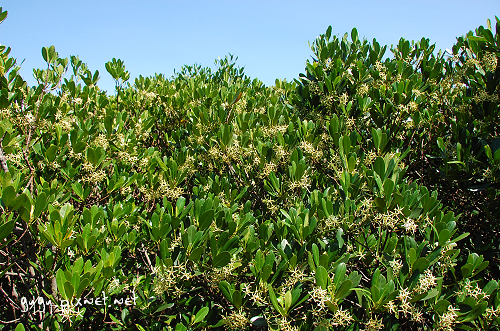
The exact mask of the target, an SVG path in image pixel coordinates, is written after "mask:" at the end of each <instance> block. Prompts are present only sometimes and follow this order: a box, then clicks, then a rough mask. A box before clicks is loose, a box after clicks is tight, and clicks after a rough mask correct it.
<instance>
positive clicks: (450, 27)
mask: <svg viewBox="0 0 500 331" xmlns="http://www.w3.org/2000/svg"><path fill="white" fill-rule="evenodd" d="M0 5H1V6H2V7H3V10H7V11H8V12H9V15H8V17H7V20H6V21H4V23H3V24H1V25H0V44H3V45H7V46H10V47H11V48H12V52H11V55H12V56H14V57H15V58H17V60H18V63H21V62H22V61H23V60H24V63H23V65H22V69H21V74H22V75H23V77H24V79H26V80H27V81H28V83H29V84H30V85H34V84H35V80H34V78H33V76H32V73H33V68H44V67H45V65H44V64H45V63H44V61H43V59H42V56H41V48H42V47H43V46H51V45H54V46H55V48H56V51H58V52H59V55H60V56H61V57H69V56H70V55H78V56H79V57H80V59H81V60H82V61H83V62H85V63H87V64H88V66H89V69H90V70H91V71H92V72H94V71H95V70H99V72H100V77H101V79H100V80H99V83H98V85H99V86H100V87H101V88H102V89H104V90H108V91H109V92H111V91H112V90H113V89H114V84H113V80H112V79H111V76H110V75H109V74H108V73H107V71H106V69H105V68H104V64H105V63H106V62H107V61H110V60H111V59H112V58H113V57H115V58H119V59H121V60H123V61H124V63H125V66H126V69H127V70H128V71H129V72H130V76H131V79H130V81H131V82H133V79H134V78H135V77H137V76H139V75H142V76H152V75H154V74H155V73H163V74H164V75H166V76H167V77H170V76H171V75H172V74H173V72H174V69H175V70H177V71H178V70H179V69H180V68H181V67H182V66H183V65H185V64H187V65H193V64H195V63H196V64H200V65H202V66H204V67H205V66H208V67H212V68H213V67H214V61H215V59H217V57H221V58H223V57H224V56H225V55H227V54H229V53H231V54H234V55H235V56H237V57H238V61H237V64H238V65H239V66H242V67H245V73H246V74H247V75H248V76H250V77H252V78H258V79H260V80H261V81H263V82H264V83H265V84H266V85H273V84H274V80H275V79H276V78H280V79H285V78H286V79H287V80H288V81H291V80H293V79H294V78H297V77H298V75H299V73H301V72H304V66H305V62H306V60H307V59H308V58H310V57H311V55H312V51H311V50H310V48H309V46H308V42H312V41H314V39H315V38H316V37H317V36H318V35H319V34H322V33H325V31H326V29H327V27H328V26H329V25H331V26H332V34H337V35H343V34H344V33H345V32H350V31H351V29H352V28H353V27H356V28H357V29H358V33H359V35H360V36H361V37H363V36H364V37H366V38H367V39H368V40H370V41H371V40H372V39H373V38H376V39H377V41H378V42H379V43H380V44H382V45H389V46H390V45H391V44H397V43H398V41H399V38H400V37H404V38H406V39H409V40H420V39H421V38H422V37H426V38H430V40H431V42H432V43H436V47H437V49H446V48H451V46H452V45H453V44H454V42H455V40H456V37H458V36H461V35H464V34H465V33H467V32H468V31H469V30H474V29H475V28H477V27H478V26H479V25H484V26H486V20H487V19H488V18H489V19H490V20H491V21H492V23H493V24H494V22H495V15H497V16H500V1H499V0H494V1H486V0H468V1H464V0H454V1H447V0H433V1H427V0H418V1H406V0H399V1H375V0H367V1H347V0H343V1H313V0H307V1H306V0H303V1H295V0H288V1H271V0H267V1H261V0H252V1H243V0H233V1H217V0H211V1H189V0H183V1H166V0H165V1H159V0H155V1H153V0H150V1H148V0H140V1H139V0H137V1H130V0H98V1H95V0H87V1H76V0H59V1H55V0H36V1H35V0H32V1H27V0H2V2H1V4H0ZM386 54H389V55H390V52H389V53H386ZM68 76H69V75H68Z"/></svg>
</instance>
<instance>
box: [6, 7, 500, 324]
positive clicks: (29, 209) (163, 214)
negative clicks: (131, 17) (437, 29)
mask: <svg viewBox="0 0 500 331" xmlns="http://www.w3.org/2000/svg"><path fill="white" fill-rule="evenodd" d="M0 12H1V10H0ZM5 16H6V15H3V14H2V15H0V18H2V19H5ZM497 29H499V23H497ZM499 38H500V37H499V34H498V32H497V34H495V37H493V35H492V33H491V31H490V30H489V29H484V28H482V27H481V28H479V29H478V30H477V33H476V35H475V36H474V35H472V34H468V35H467V36H466V37H465V38H459V39H458V42H457V45H456V46H455V47H454V49H453V54H454V55H456V56H455V57H452V58H450V59H445V57H444V56H443V55H441V54H439V55H437V56H435V55H434V53H433V50H434V46H431V45H430V44H429V41H428V40H427V39H422V40H421V41H420V42H418V43H412V44H411V45H410V43H409V42H408V41H405V40H403V39H402V40H401V41H400V43H399V45H398V46H397V47H396V48H394V49H393V53H394V58H393V59H385V60H383V58H384V52H385V47H380V45H379V44H378V43H377V42H376V41H375V40H374V41H373V43H372V44H369V43H368V42H367V41H365V40H363V41H361V40H359V38H358V36H357V31H356V30H355V29H354V30H353V31H352V32H351V41H348V39H347V35H346V36H344V37H343V38H342V39H339V38H337V37H332V36H331V28H329V29H328V30H327V32H326V34H325V35H321V36H320V37H319V38H318V39H317V40H316V41H315V43H314V44H313V51H314V53H315V56H316V58H315V59H314V61H313V62H311V63H308V64H307V68H306V74H304V75H301V76H300V79H299V80H297V81H295V82H292V83H290V82H286V81H279V80H277V81H276V84H275V85H274V86H272V87H266V86H264V84H262V82H260V81H259V80H257V79H254V80H251V79H250V78H249V77H247V76H246V75H245V74H244V72H243V70H242V69H241V68H238V67H237V66H236V63H235V61H236V59H235V58H234V57H233V56H232V55H230V56H228V57H226V58H225V59H222V60H218V61H217V62H216V64H217V68H216V69H215V70H211V69H208V68H202V67H199V66H185V67H183V68H182V69H181V70H180V72H178V73H176V74H175V75H174V76H173V77H171V78H165V77H164V76H162V75H156V76H154V77H147V78H145V77H142V76H140V77H139V78H137V79H136V80H135V82H134V83H133V84H131V83H129V82H128V80H129V73H128V72H127V71H126V70H125V66H124V63H123V62H122V61H121V60H116V59H113V60H112V61H111V62H108V63H107V64H106V69H107V71H108V72H109V73H110V74H111V75H112V77H113V78H114V79H115V81H116V95H115V96H109V95H107V94H106V93H104V92H102V91H101V90H100V89H99V88H98V86H97V82H98V79H99V72H97V71H95V72H94V73H92V72H91V71H90V70H89V69H88V68H87V66H86V65H85V64H84V63H83V62H82V61H81V60H80V59H78V57H74V56H72V57H71V58H70V60H68V59H66V58H65V59H63V58H60V57H59V54H58V53H57V52H56V51H55V48H54V47H53V46H52V47H48V48H43V49H42V56H43V58H44V60H45V61H46V62H47V68H46V69H43V70H35V76H36V77H37V79H38V86H35V87H28V86H27V84H26V83H25V82H24V81H23V80H22V78H21V77H20V76H19V75H18V73H17V71H18V67H16V66H15V61H14V60H13V59H12V58H9V55H8V54H9V49H6V48H5V47H3V46H2V47H3V48H2V49H1V51H2V53H1V56H0V57H1V59H2V66H1V68H2V70H1V71H2V72H1V73H2V77H1V93H0V105H1V112H0V117H1V121H0V136H2V137H3V138H2V141H1V145H0V152H2V153H3V154H2V153H0V161H5V162H2V164H1V165H2V169H3V171H2V172H1V178H0V192H1V203H2V204H1V207H2V210H1V214H0V250H1V251H0V253H1V255H0V256H1V260H0V262H1V265H2V267H1V271H0V272H1V276H2V282H1V284H2V294H1V295H2V297H3V298H5V302H7V304H5V305H3V306H2V307H1V309H0V321H2V322H0V325H2V326H3V328H5V329H7V328H10V327H11V326H12V325H14V324H17V323H19V324H17V325H18V327H17V329H20V330H21V329H23V326H24V327H27V328H31V329H35V330H44V329H55V330H57V329H64V330H66V329H75V330H84V329H92V330H95V329H102V330H108V329H113V330H115V329H116V330H121V329H139V330H163V329H164V330H174V329H175V330H191V329H193V330H194V329H206V328H215V329H235V330H240V329H272V330H328V329H332V330H337V329H346V330H362V329H364V330H396V329H426V330H453V329H456V328H462V329H473V328H476V329H477V328H479V329H488V328H495V327H497V326H498V322H499V320H498V315H499V309H500V308H499V307H500V295H499V294H498V293H499V291H498V282H497V281H496V280H495V279H494V277H492V274H493V273H494V270H493V269H492V268H491V267H490V263H489V262H490V261H491V259H490V260H489V259H485V258H484V257H483V256H482V255H481V254H478V252H476V251H474V249H475V248H474V247H472V246H470V245H466V244H464V243H466V242H467V240H468V239H469V238H468V235H469V234H468V233H467V232H464V231H463V230H462V228H461V227H462V225H461V224H463V223H465V224H467V220H462V218H463V216H462V217H461V215H460V214H461V213H462V211H463V210H462V209H461V208H460V206H459V205H457V204H448V205H443V203H442V202H441V201H440V200H439V198H441V195H439V192H446V190H444V189H443V187H441V186H439V185H440V184H439V183H432V182H429V181H431V180H435V178H436V176H443V178H444V179H445V180H448V181H450V182H455V181H458V180H460V179H461V178H463V176H469V177H471V178H477V181H481V183H482V184H481V185H483V186H484V187H483V186H480V187H479V189H478V190H484V191H487V192H488V194H489V195H490V196H492V198H491V199H492V200H491V206H493V202H495V201H497V200H495V199H497V196H498V188H497V186H496V185H497V183H498V161H499V157H497V156H498V155H500V154H499V153H500V152H498V150H499V147H500V146H498V138H496V135H497V131H496V130H498V127H497V125H498V102H497V101H498V75H499V71H498V70H500V69H499V66H498V60H497V64H496V66H495V65H494V63H493V60H492V59H493V56H495V58H496V59H498V57H497V55H491V54H498V44H499V41H498V40H500V39H499ZM471 52H472V53H471ZM478 59H480V60H478ZM474 60H476V62H474ZM471 61H472V62H471ZM478 61H482V62H479V64H478ZM471 63H473V65H471ZM480 63H484V64H487V65H488V66H489V67H488V69H487V70H485V69H484V68H483V67H482V66H481V65H480ZM68 69H71V70H70V72H72V75H71V77H70V78H69V79H68V78H64V77H63V76H64V74H65V73H66V72H67V71H68ZM493 69H494V70H495V71H494V72H493V71H492V70H493ZM485 91H486V93H487V94H484V93H485ZM481 96H482V97H481ZM495 98H496V99H495ZM494 99H495V100H496V101H495V100H494ZM495 102H496V103H495ZM469 107H470V109H472V110H473V111H470V112H465V111H464V110H465V109H469ZM481 119H484V120H483V121H484V123H481V122H480V121H481ZM471 121H472V122H471ZM495 121H497V122H495ZM471 123H472V124H471ZM471 125H472V126H471ZM495 125H496V126H495ZM464 130H465V131H464ZM464 139H465V140H464ZM459 146H461V147H459ZM455 151H456V153H455ZM426 160H427V162H428V164H426V163H425V162H426ZM428 160H431V161H428ZM424 165H425V173H422V172H420V173H419V169H421V168H422V167H423V166H424ZM487 169H489V170H488V171H486V172H485V170H487ZM436 173H437V175H436ZM478 174H479V175H480V176H479V175H478ZM418 175H422V176H424V175H425V176H429V179H428V180H425V178H424V179H420V181H423V182H424V184H433V185H427V186H426V185H422V183H420V182H419V181H418V180H415V179H417V178H418ZM433 176H434V177H433ZM474 176H476V177H474ZM477 176H479V177H477ZM457 185H458V184H457ZM429 188H430V189H429ZM469 188H471V187H470V186H469ZM491 215H494V211H493V209H492V214H491ZM484 217H486V218H487V217H490V216H484ZM491 217H493V216H491ZM490 238H491V240H494V237H490ZM494 243H496V241H494ZM39 298H40V299H39ZM39 300H40V301H39ZM41 300H43V302H42V301H41ZM30 301H31V303H30ZM49 302H51V303H52V304H49ZM43 309H45V311H42V310H43ZM2 323H3V324H2ZM17 329H16V330H17Z"/></svg>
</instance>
